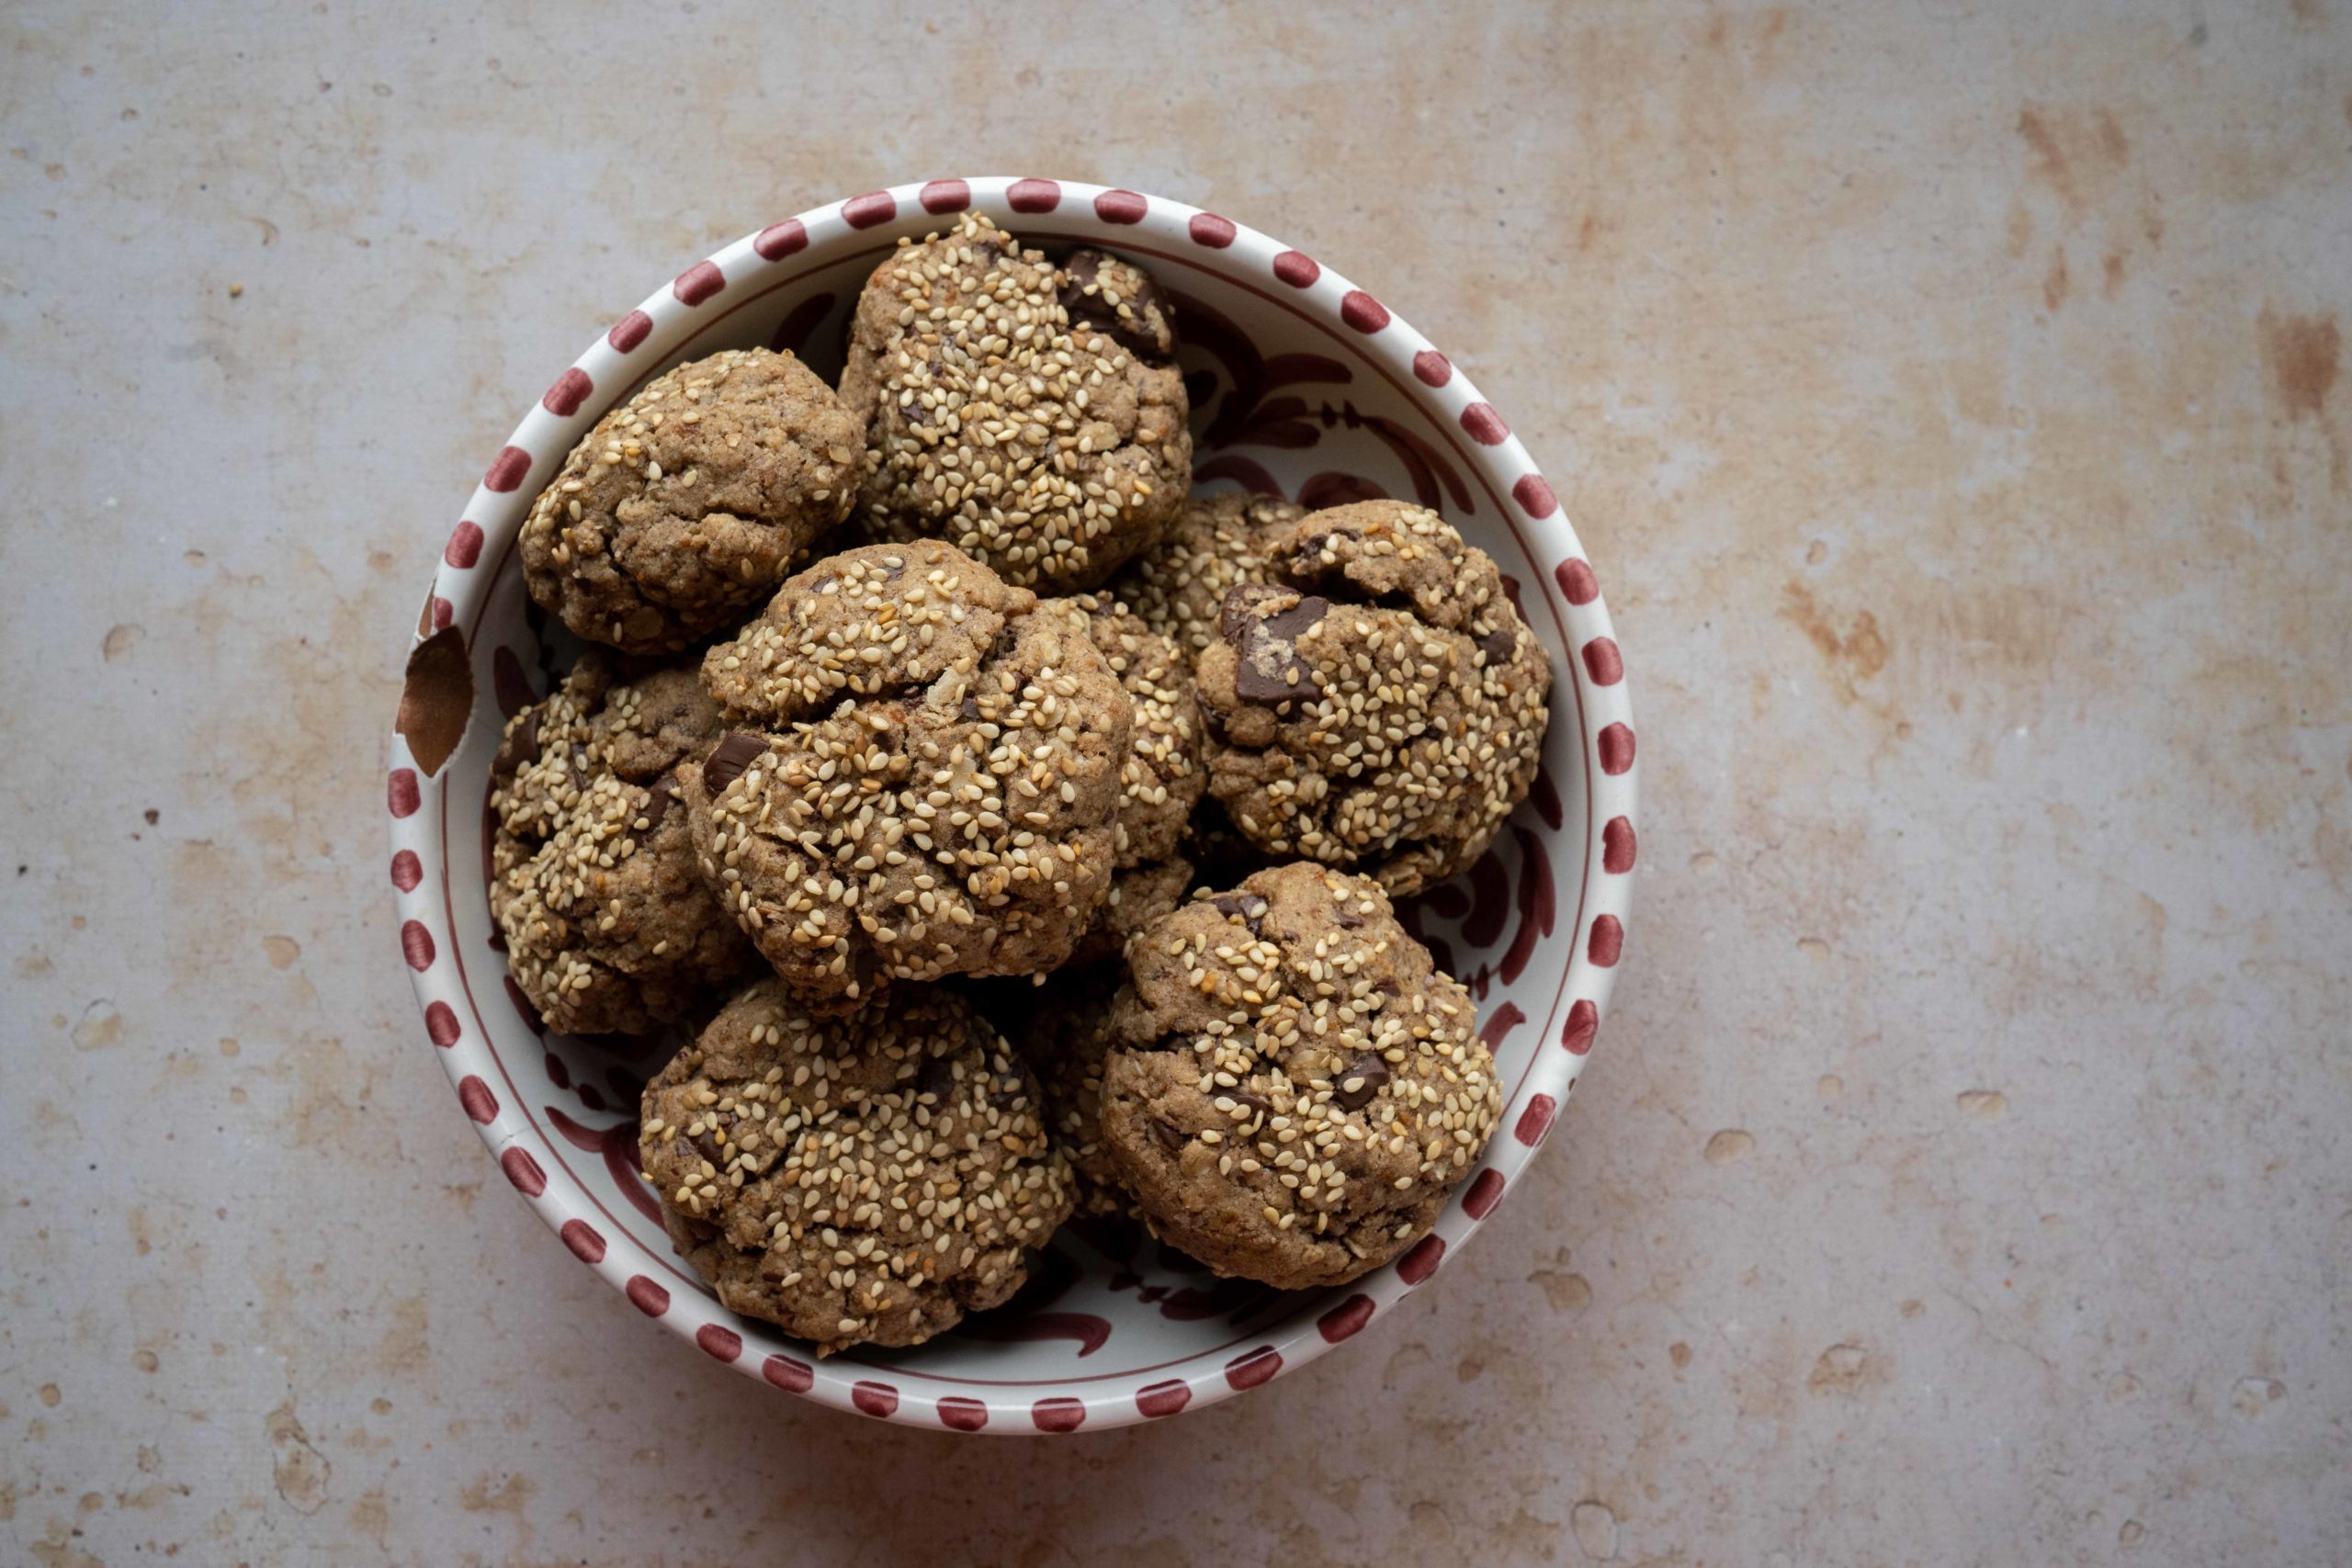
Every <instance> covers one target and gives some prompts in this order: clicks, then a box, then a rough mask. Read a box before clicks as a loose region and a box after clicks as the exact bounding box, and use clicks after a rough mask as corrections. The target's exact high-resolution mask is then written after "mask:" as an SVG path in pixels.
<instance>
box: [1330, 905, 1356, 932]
mask: <svg viewBox="0 0 2352 1568" xmlns="http://www.w3.org/2000/svg"><path fill="white" fill-rule="evenodd" d="M1333 919H1336V920H1337V921H1338V922H1339V925H1340V930H1341V931H1359V930H1361V929H1362V928H1363V916H1362V915H1359V914H1357V913H1356V912H1355V911H1354V910H1353V909H1351V908H1348V906H1346V905H1345V904H1342V905H1340V912H1339V913H1338V914H1337V915H1336V916H1334V917H1333Z"/></svg>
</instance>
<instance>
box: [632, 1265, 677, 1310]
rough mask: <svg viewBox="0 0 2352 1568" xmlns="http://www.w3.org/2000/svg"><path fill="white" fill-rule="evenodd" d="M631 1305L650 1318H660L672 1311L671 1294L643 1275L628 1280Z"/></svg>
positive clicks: (634, 1275) (633, 1276)
mask: <svg viewBox="0 0 2352 1568" xmlns="http://www.w3.org/2000/svg"><path fill="white" fill-rule="evenodd" d="M628 1300H629V1304H630V1305H631V1306H634V1307H635V1308H637V1310H638V1311H639V1312H641V1313H643V1314H645V1315H646V1316H648V1317H660V1316H661V1315H662V1314H663V1313H665V1312H668V1311H669V1310H670V1292H668V1291H666V1290H664V1289H662V1287H661V1286H660V1285H658V1284H656V1283H654V1282H653V1281H652V1280H649V1279H647V1278H646V1277H645V1276H644V1275H642V1274H632V1275H630V1276H629V1279H628Z"/></svg>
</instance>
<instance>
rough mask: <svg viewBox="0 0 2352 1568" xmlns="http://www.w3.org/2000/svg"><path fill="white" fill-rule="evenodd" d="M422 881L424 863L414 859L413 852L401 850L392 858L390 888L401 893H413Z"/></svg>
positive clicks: (414, 853)
mask: <svg viewBox="0 0 2352 1568" xmlns="http://www.w3.org/2000/svg"><path fill="white" fill-rule="evenodd" d="M423 881H424V862H423V861H421V860H419V859H417V858H416V852H415V851H414V850H402V851H401V852H399V853H398V854H396V855H394V856H393V857H392V886H395V887H397V888H399V889H400V890H401V892H403V893H413V892H415V891H416V885H417V884H418V883H420V882H423Z"/></svg>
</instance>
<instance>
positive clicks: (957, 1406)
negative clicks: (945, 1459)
mask: <svg viewBox="0 0 2352 1568" xmlns="http://www.w3.org/2000/svg"><path fill="white" fill-rule="evenodd" d="M939 1424H940V1425H941V1426H943V1427H946V1428H947V1429H948V1430H949V1431H951V1432H977V1431H979V1430H981V1429H982V1428H983V1427H987V1426H988V1424H989V1407H988V1406H987V1405H985V1404H981V1403H980V1402H979V1401H978V1400H977V1399H966V1398H964V1397H963V1396H962V1395H960V1394H950V1395H948V1396H947V1397H946V1398H944V1399H943V1400H941V1401H940V1402H939Z"/></svg>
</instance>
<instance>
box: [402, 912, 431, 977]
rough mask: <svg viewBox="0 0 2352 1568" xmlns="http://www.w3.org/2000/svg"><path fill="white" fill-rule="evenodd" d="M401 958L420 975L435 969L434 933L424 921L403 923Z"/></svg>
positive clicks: (406, 921)
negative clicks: (426, 926) (426, 927)
mask: <svg viewBox="0 0 2352 1568" xmlns="http://www.w3.org/2000/svg"><path fill="white" fill-rule="evenodd" d="M401 957H403V958H405V959H407V960H408V966H409V967H410V968H412V969H413V970H415V971H416V972H417V973H418V974H420V975H421V974H423V973H424V971H426V970H427V969H430V968H432V967H433V933H432V932H431V931H426V930H425V929H424V921H423V920H403V921H401Z"/></svg>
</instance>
